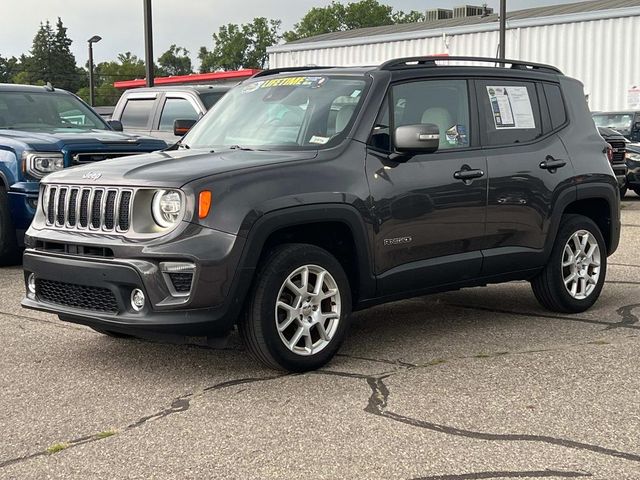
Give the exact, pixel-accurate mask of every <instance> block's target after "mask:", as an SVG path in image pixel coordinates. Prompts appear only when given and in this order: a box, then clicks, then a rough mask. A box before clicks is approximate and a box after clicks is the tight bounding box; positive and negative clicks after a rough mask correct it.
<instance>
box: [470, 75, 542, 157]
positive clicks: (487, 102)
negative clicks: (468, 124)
mask: <svg viewBox="0 0 640 480" xmlns="http://www.w3.org/2000/svg"><path fill="white" fill-rule="evenodd" d="M476 85H477V88H478V90H477V96H478V103H479V105H480V120H481V122H480V125H481V129H482V134H483V139H482V140H483V144H484V145H485V146H499V145H512V144H514V143H524V142H530V141H532V140H535V139H536V138H539V137H540V136H542V120H541V118H540V104H539V102H538V95H537V93H536V86H535V84H534V83H532V82H518V81H509V80H506V81H505V80H503V79H499V78H496V79H494V80H482V81H478V82H476Z"/></svg>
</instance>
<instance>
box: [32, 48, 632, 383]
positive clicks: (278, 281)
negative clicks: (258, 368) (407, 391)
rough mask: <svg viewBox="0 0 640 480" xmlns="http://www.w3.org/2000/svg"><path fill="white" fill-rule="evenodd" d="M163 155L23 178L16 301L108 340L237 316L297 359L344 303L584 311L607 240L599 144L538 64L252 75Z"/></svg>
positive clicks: (327, 337)
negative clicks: (468, 302)
mask: <svg viewBox="0 0 640 480" xmlns="http://www.w3.org/2000/svg"><path fill="white" fill-rule="evenodd" d="M451 61H455V64H451ZM469 62H472V63H473V65H465V64H467V63H469ZM481 62H484V63H485V64H488V66H484V67H483V66H477V64H478V63H481ZM172 148H173V149H171V150H169V151H164V152H160V153H155V154H149V155H139V156H137V157H130V158H127V159H125V160H110V161H106V162H102V163H101V164H100V165H93V166H87V167H81V168H76V169H72V170H68V171H63V172H60V173H56V174H52V175H50V176H48V177H47V178H46V179H45V180H44V181H43V184H44V185H43V187H42V189H41V193H40V208H39V209H38V213H37V216H36V218H35V220H34V222H33V224H32V225H31V228H30V229H29V231H28V232H27V243H28V249H27V250H26V252H25V255H24V270H25V272H24V278H25V284H26V290H27V293H26V297H25V299H24V300H23V306H25V307H27V308H33V309H38V310H43V311H47V312H53V313H56V314H58V315H59V316H60V318H61V319H63V320H66V321H70V322H76V323H82V324H85V325H89V326H90V327H92V328H94V329H96V330H98V331H100V332H102V333H105V334H109V335H122V334H125V335H137V336H145V335H148V334H152V333H153V334H155V333H157V332H164V333H171V334H180V335H186V336H204V337H215V336H220V335H225V334H227V333H228V332H229V331H230V330H231V329H232V328H233V327H234V325H237V326H238V328H239V330H240V333H241V335H242V338H243V339H244V341H245V342H246V345H247V346H248V349H249V350H250V351H251V352H252V353H253V354H254V355H255V357H256V358H258V359H260V360H261V361H262V362H264V363H265V364H267V365H269V366H271V367H274V368H282V369H287V370H292V371H304V370H308V369H314V368H318V367H320V366H322V365H323V364H325V363H326V362H327V361H329V360H330V359H331V357H332V356H333V355H334V354H335V353H336V351H337V350H338V348H339V346H340V343H341V342H342V340H343V338H344V336H345V333H346V331H347V327H348V324H349V315H350V313H351V312H352V310H360V309H364V308H367V307H369V306H372V305H375V304H379V303H383V302H388V301H392V300H397V299H402V298H407V297H413V296H417V295H424V294H428V293H433V292H441V291H446V290H452V289H459V288H462V287H473V286H478V285H486V284H489V283H498V282H506V281H510V280H529V281H531V284H532V287H533V292H534V294H535V296H536V298H537V299H538V300H539V301H540V303H541V304H542V305H544V306H545V307H546V308H548V309H550V310H553V311H559V312H580V311H583V310H585V309H587V308H589V307H590V306H591V305H593V303H594V302H595V301H596V299H597V298H598V296H599V295H600V291H601V290H602V287H603V285H604V280H605V274H606V268H607V256H609V255H611V254H612V253H613V252H614V251H615V250H616V248H617V246H618V240H619V235H620V217H619V203H620V196H619V192H618V186H617V183H616V178H615V176H614V175H613V172H612V169H611V165H610V164H609V162H608V160H607V156H606V152H607V144H606V142H605V141H604V140H603V139H602V137H601V136H600V135H599V134H598V131H597V130H596V128H595V126H594V123H593V121H592V119H591V115H590V113H589V110H588V108H587V105H586V102H585V99H584V93H583V89H582V85H581V84H580V82H578V81H576V80H574V79H571V78H568V77H566V76H564V75H562V73H560V71H558V70H557V69H555V68H553V67H551V66H547V65H538V64H530V63H524V62H519V61H508V62H507V63H505V64H504V66H503V67H500V66H496V65H495V60H494V59H481V58H466V57H465V58H448V59H442V58H441V57H420V58H408V59H398V60H393V61H389V62H387V63H384V64H383V65H381V66H379V67H367V68H321V69H320V68H317V67H316V68H305V69H300V68H298V69H289V70H286V69H285V70H278V71H266V72H262V73H260V74H258V75H256V76H255V77H253V78H251V79H249V80H247V81H245V82H243V83H242V84H240V85H239V86H237V87H236V88H234V89H232V90H231V91H230V92H229V93H227V95H225V96H224V98H223V99H222V100H221V101H220V102H218V103H217V104H216V105H215V106H214V107H213V108H212V109H211V110H210V111H209V113H208V114H207V115H206V116H205V117H204V118H203V119H202V120H201V121H200V122H198V124H197V125H196V126H195V127H194V128H193V129H192V130H191V131H190V132H189V133H188V134H187V135H186V136H185V137H184V138H183V140H182V141H181V142H180V143H179V144H177V145H175V146H174V147H172Z"/></svg>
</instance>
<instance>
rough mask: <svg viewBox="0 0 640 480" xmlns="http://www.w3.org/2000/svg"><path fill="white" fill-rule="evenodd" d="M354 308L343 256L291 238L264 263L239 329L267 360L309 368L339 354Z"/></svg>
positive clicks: (255, 352)
mask: <svg viewBox="0 0 640 480" xmlns="http://www.w3.org/2000/svg"><path fill="white" fill-rule="evenodd" d="M350 314H351V290H350V287H349V281H348V279H347V276H346V274H345V273H344V270H343V268H342V266H341V265H340V263H339V262H338V260H336V258H335V257H334V256H333V255H331V254H330V253H329V252H327V251H326V250H323V249H321V248H319V247H316V246H314V245H307V244H295V243H292V244H285V245H282V246H280V247H278V248H276V249H275V250H274V251H273V252H271V254H270V255H269V256H268V257H267V259H266V260H265V261H264V263H263V264H262V265H261V266H260V267H259V270H258V272H257V274H256V281H255V283H254V287H253V291H252V293H251V298H250V301H249V304H248V307H247V309H246V312H245V314H244V315H243V316H242V318H241V319H240V321H239V324H238V330H239V331H240V335H241V337H242V339H243V341H244V343H245V345H246V346H247V348H248V350H249V351H250V352H251V354H252V355H253V356H254V357H255V358H257V359H258V360H259V361H261V362H262V363H264V364H265V365H266V366H268V367H270V368H273V369H277V370H288V371H291V372H304V371H308V370H315V369H317V368H320V367H322V366H323V365H325V364H326V363H327V362H328V361H329V360H331V358H332V357H333V356H334V355H335V353H336V352H337V351H338V349H339V348H340V344H341V343H342V340H343V339H344V337H345V334H346V331H347V327H348V320H349V315H350Z"/></svg>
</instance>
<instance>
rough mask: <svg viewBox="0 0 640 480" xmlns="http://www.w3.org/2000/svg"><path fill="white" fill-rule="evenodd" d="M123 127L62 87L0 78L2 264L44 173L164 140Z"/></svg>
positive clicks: (12, 251) (11, 254)
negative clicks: (123, 131) (101, 115)
mask: <svg viewBox="0 0 640 480" xmlns="http://www.w3.org/2000/svg"><path fill="white" fill-rule="evenodd" d="M121 130H122V125H121V124H120V123H119V122H113V123H112V124H110V123H107V122H106V121H105V120H103V119H102V118H101V117H100V116H99V115H98V114H97V113H95V112H94V111H93V110H92V109H91V108H90V107H89V106H88V105H86V104H85V103H84V102H83V101H82V100H80V99H79V98H78V97H76V96H75V95H73V94H71V93H69V92H66V91H64V90H59V89H54V88H53V87H51V86H49V85H48V86H46V87H39V86H28V85H11V84H0V265H8V264H13V263H16V262H17V261H18V260H19V258H20V247H22V246H23V244H24V232H25V231H26V229H27V228H29V224H30V223H31V220H32V219H33V216H34V214H35V213H36V208H37V207H38V190H39V185H40V179H42V178H43V177H44V176H45V175H47V174H49V173H52V172H56V171H58V170H61V169H63V168H65V167H71V166H75V165H84V164H87V163H90V162H95V161H99V160H106V159H109V158H115V157H122V156H125V155H134V154H138V153H146V152H152V151H156V150H160V149H163V148H166V146H167V144H166V143H165V142H164V141H162V140H157V139H153V138H150V137H141V136H139V135H130V134H126V133H122V132H121Z"/></svg>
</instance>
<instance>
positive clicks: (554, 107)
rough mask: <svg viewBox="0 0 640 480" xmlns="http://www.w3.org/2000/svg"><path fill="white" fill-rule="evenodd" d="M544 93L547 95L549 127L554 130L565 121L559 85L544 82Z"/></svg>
mask: <svg viewBox="0 0 640 480" xmlns="http://www.w3.org/2000/svg"><path fill="white" fill-rule="evenodd" d="M544 94H545V96H546V97H547V105H548V106H549V114H550V116H551V127H552V128H553V129H554V130H555V129H556V128H560V127H561V126H562V125H564V123H565V122H566V121H567V113H566V111H565V107H564V101H563V99H562V92H561V91H560V86H559V85H554V84H551V83H545V84H544Z"/></svg>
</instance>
